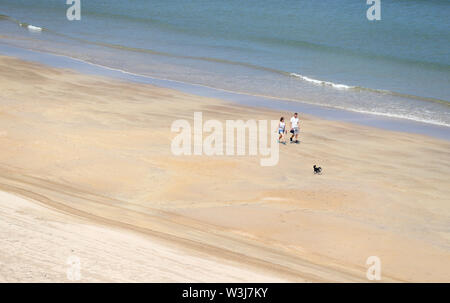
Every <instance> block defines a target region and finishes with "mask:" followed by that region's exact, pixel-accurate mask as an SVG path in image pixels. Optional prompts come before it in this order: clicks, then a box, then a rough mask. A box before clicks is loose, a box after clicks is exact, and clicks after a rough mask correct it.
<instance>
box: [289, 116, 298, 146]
mask: <svg viewBox="0 0 450 303" xmlns="http://www.w3.org/2000/svg"><path fill="white" fill-rule="evenodd" d="M298 132H299V125H298V114H297V113H295V114H294V116H293V117H292V118H291V134H292V135H291V138H290V141H291V143H299V142H298ZM294 136H295V141H292V139H293V138H294Z"/></svg>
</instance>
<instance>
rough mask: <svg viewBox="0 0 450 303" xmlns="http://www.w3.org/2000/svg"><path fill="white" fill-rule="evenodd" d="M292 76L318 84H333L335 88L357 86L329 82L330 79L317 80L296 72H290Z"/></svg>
mask: <svg viewBox="0 0 450 303" xmlns="http://www.w3.org/2000/svg"><path fill="white" fill-rule="evenodd" d="M289 75H290V76H292V77H295V78H300V79H302V80H304V81H307V82H310V83H313V84H316V85H323V86H331V87H333V88H336V89H352V88H355V87H354V86H349V85H345V84H337V83H333V82H328V81H322V80H317V79H313V78H309V77H306V76H303V75H300V74H296V73H290V74H289Z"/></svg>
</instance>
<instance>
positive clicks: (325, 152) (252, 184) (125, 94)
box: [0, 57, 450, 282]
mask: <svg viewBox="0 0 450 303" xmlns="http://www.w3.org/2000/svg"><path fill="white" fill-rule="evenodd" d="M0 66H1V67H2V68H1V69H0V79H1V81H0V83H1V84H0V85H1V90H0V117H1V118H0V144H1V145H2V146H3V148H2V150H1V152H0V189H2V190H7V191H8V192H11V193H14V194H16V195H20V194H22V195H26V196H27V197H29V198H30V199H34V200H39V202H40V203H43V205H45V207H46V208H49V209H54V210H57V211H58V212H61V213H65V214H67V215H69V216H70V217H73V218H76V217H84V218H88V219H91V220H94V221H96V222H97V223H101V224H103V225H105V226H108V225H114V226H118V227H120V228H123V229H128V230H134V231H139V232H141V233H144V234H145V233H149V234H159V235H161V237H163V238H166V239H171V240H173V241H174V242H175V243H176V244H179V245H186V244H189V245H191V246H192V245H194V246H195V247H196V249H197V250H198V251H200V252H202V253H203V254H207V255H209V256H212V257H215V258H218V259H219V260H223V259H227V258H232V259H233V260H235V261H236V262H238V264H239V263H240V264H241V265H249V264H251V265H252V266H256V267H257V268H258V269H260V270H261V272H263V273H265V274H266V277H268V278H267V279H268V280H270V279H272V278H275V277H278V276H284V277H290V278H289V280H290V281H315V282H317V281H328V282H330V281H332V282H336V281H346V282H349V281H367V280H366V277H365V273H366V267H365V262H366V259H367V257H369V256H373V255H375V256H379V257H380V258H381V260H382V262H383V281H422V282H423V281H446V280H448V278H447V273H448V267H447V266H443V265H445V264H449V263H448V262H449V261H450V254H449V249H450V236H449V234H450V233H449V227H448V218H449V215H450V213H449V209H448V198H447V197H448V196H449V195H450V192H449V187H448V180H447V176H448V174H449V167H448V165H446V163H449V162H448V161H449V157H450V154H449V152H448V150H449V145H450V143H449V142H448V141H445V140H439V139H436V138H432V137H429V136H422V135H416V134H410V133H400V132H394V131H386V130H380V129H376V128H373V127H367V126H360V125H357V124H351V123H347V122H336V121H328V120H325V119H321V118H317V117H315V116H311V115H305V116H304V117H302V120H303V121H302V124H303V128H302V133H301V137H302V141H303V142H302V144H300V145H298V146H285V147H284V146H280V162H279V165H278V166H276V167H271V168H270V167H269V168H262V167H261V166H260V165H259V161H258V159H257V158H252V157H218V156H217V157H216V156H214V157H204V156H201V157H177V156H174V155H173V154H171V153H170V150H169V149H170V148H169V147H170V142H171V139H172V138H173V136H174V134H172V133H170V132H169V130H170V123H171V122H172V121H173V120H175V119H186V120H189V121H191V120H192V118H193V117H192V116H193V112H195V111H202V112H204V113H205V116H207V117H208V118H215V119H218V120H221V121H223V120H226V119H230V118H231V119H242V120H248V119H249V118H252V119H271V118H274V117H278V116H279V115H280V112H279V111H274V110H268V109H265V108H261V107H259V108H255V107H250V106H245V105H238V104H236V103H231V102H228V101H223V100H220V99H211V98H207V97H203V96H198V95H192V94H189V93H186V92H180V91H176V90H173V89H169V88H161V87H157V86H154V85H150V84H140V83H135V82H127V81H123V79H114V78H109V77H104V76H101V77H100V76H95V75H87V74H82V73H79V72H77V71H73V70H68V69H60V68H52V67H48V66H45V65H42V64H37V63H33V62H26V61H23V60H20V59H16V58H10V57H0ZM289 114H290V113H289V112H287V111H284V112H283V115H286V117H288V116H287V115H289ZM313 163H317V164H320V165H321V166H323V167H324V171H325V173H324V174H323V175H322V176H314V175H313V174H312V172H311V166H312V164H313ZM11 199H12V198H11ZM7 207H8V203H1V204H0V210H3V209H5V208H7ZM17 210H18V212H14V213H15V216H16V217H15V219H13V221H14V220H19V221H20V220H21V218H22V217H23V216H30V215H31V216H33V213H32V212H31V211H30V210H28V209H26V207H25V209H23V208H19V209H17ZM39 218H41V219H40V221H39ZM35 219H36V220H37V221H36V222H42V223H36V224H37V225H35V226H41V224H48V222H50V221H49V220H48V219H46V218H45V216H44V217H42V216H41V215H39V214H38V215H35ZM66 227H67V229H68V231H69V232H70V233H76V228H74V227H73V226H66ZM32 231H33V228H28V229H26V230H23V233H22V234H21V235H15V234H10V233H9V232H8V233H7V232H5V231H2V232H3V234H0V235H1V236H2V239H6V241H2V243H1V245H5V247H8V246H9V245H12V243H15V242H18V243H21V244H24V245H28V244H30V242H29V241H30V238H32V237H33V236H32V235H33V233H32ZM74 236H76V235H74ZM78 236H79V237H80V238H83V236H82V235H78ZM80 238H78V239H80ZM8 241H11V243H10V242H8ZM46 241H51V238H49V239H46V240H43V241H42V242H41V243H39V241H38V243H37V244H38V245H45V243H46ZM57 241H61V240H57ZM150 242H151V241H150ZM59 243H61V245H64V244H62V242H59ZM146 243H147V242H146ZM57 244H58V243H57ZM147 244H148V243H147ZM80 245H81V244H80ZM93 245H94V244H93ZM95 245H97V244H95ZM95 245H94V247H96V246H95ZM189 245H188V246H189ZM125 250H126V249H125ZM128 252H129V253H130V254H129V258H131V259H133V258H134V256H133V251H132V250H129V251H128ZM21 253H23V254H25V255H26V261H24V262H25V265H26V266H31V267H33V266H35V265H33V263H32V260H33V255H34V254H36V251H34V250H29V251H22V252H21ZM60 257H61V256H59V255H56V256H50V257H49V259H48V260H47V261H46V262H55V260H59V259H60ZM97 257H98V258H102V257H103V258H106V259H107V260H108V254H104V255H103V254H101V253H99V254H98V256H97ZM0 258H2V257H0ZM58 258H59V259H58ZM91 258H92V259H89V260H92V261H94V260H95V258H94V257H91ZM133 260H135V261H136V262H138V259H133ZM417 260H421V262H420V263H418V262H416V261H417ZM0 261H1V263H5V262H7V260H6V259H4V257H3V259H1V260H0ZM64 261H65V260H63V261H62V262H64ZM58 262H59V261H58ZM148 262H150V265H151V262H152V260H149V261H148ZM155 262H156V261H155ZM153 265H154V264H153ZM18 266H19V265H18ZM104 266H107V264H106V265H104ZM207 266H208V265H205V264H203V265H198V268H190V270H192V273H193V274H196V273H201V272H203V271H204V270H207ZM188 267H189V266H188ZM267 268H269V269H270V270H267ZM181 269H182V268H181ZM1 270H2V269H0V272H1ZM165 270H168V271H170V268H166V269H165ZM274 273H275V274H274ZM6 274H12V275H13V274H14V269H13V270H12V272H11V271H10V272H9V273H6V272H1V275H0V276H2V275H6ZM22 274H23V273H22V272H20V273H19V272H17V277H16V278H17V279H19V280H20V279H22V278H24V276H20V275H22ZM230 274H231V276H234V275H233V270H231V272H230ZM267 275H269V276H267ZM35 278H36V277H35ZM122 278H123V277H122ZM54 279H56V280H58V279H59V278H57V277H56V278H54ZM141 279H142V280H147V278H145V277H143V276H141ZM184 279H185V278H184ZM184 279H183V277H180V281H185V280H184ZM234 279H235V280H239V277H236V276H234ZM36 280H39V277H37V278H36ZM161 280H164V274H163V273H162V274H161V275H157V276H155V277H153V279H152V280H151V281H153V282H156V281H161Z"/></svg>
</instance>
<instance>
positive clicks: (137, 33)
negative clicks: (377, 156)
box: [0, 0, 450, 127]
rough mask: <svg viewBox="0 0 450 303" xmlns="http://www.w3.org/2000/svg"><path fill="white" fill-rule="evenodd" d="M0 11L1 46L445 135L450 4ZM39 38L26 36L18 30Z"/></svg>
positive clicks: (14, 5)
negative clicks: (374, 11)
mask: <svg viewBox="0 0 450 303" xmlns="http://www.w3.org/2000/svg"><path fill="white" fill-rule="evenodd" d="M81 4H82V7H81V17H82V19H81V21H68V20H67V18H66V10H67V8H68V7H69V6H68V5H66V4H65V1H62V0H58V1H56V0H41V1H31V0H14V1H8V0H0V14H1V17H0V42H2V43H7V44H11V45H14V46H19V47H24V48H30V49H34V50H40V51H44V52H51V53H56V54H62V55H66V56H70V57H73V58H77V59H81V60H84V61H87V62H91V63H95V64H99V65H103V66H107V67H111V68H116V69H120V70H124V71H128V72H131V73H137V74H141V75H148V76H152V77H156V78H163V79H172V80H177V81H183V82H187V83H195V84H201V85H205V86H210V87H215V88H219V89H224V90H229V91H235V92H242V93H246V94H251V95H263V96H268V97H276V98H284V99H289V100H293V101H301V102H306V103H311V104H317V105H323V106H327V107H334V108H340V109H345V110H349V111H356V112H362V113H370V114H373V115H381V116H389V117H398V118H402V119H410V120H415V121H422V122H425V123H431V124H436V125H443V126H447V127H450V89H449V87H450V20H449V17H448V16H449V12H450V1H448V0H440V1H438V0H428V1H425V0H422V1H419V0H415V1H414V0H404V1H401V0H397V1H394V0H381V18H382V20H381V21H368V20H367V18H366V10H367V8H368V7H369V6H368V5H367V4H366V1H365V0H340V1H331V0H322V1H313V0H309V1H306V0H295V1H294V0H281V1H268V0H258V1H256V0H248V1H242V0H241V1H237V0H236V1H235V0H230V1H225V0H222V1H218V0H209V1H207V0H193V1H181V0H176V1H170V0H167V1H160V0H158V1H155V0H150V1H145V0H133V1H131V0H130V1H118V0H111V1H88V0H81ZM28 24H31V25H34V26H36V27H40V28H42V31H37V32H36V31H30V30H29V29H28V28H27V25H28Z"/></svg>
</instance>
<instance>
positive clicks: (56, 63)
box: [0, 42, 450, 141]
mask: <svg viewBox="0 0 450 303" xmlns="http://www.w3.org/2000/svg"><path fill="white" fill-rule="evenodd" d="M0 52H1V54H3V55H6V56H13V57H17V58H20V59H23V60H28V61H34V62H38V63H41V64H45V65H49V66H52V67H56V68H68V69H73V70H75V71H78V72H81V73H87V74H92V75H98V76H107V77H112V78H116V79H122V80H127V81H132V82H138V83H145V84H152V85H156V86H161V87H166V88H171V89H176V90H179V91H182V92H185V93H190V94H194V95H199V96H203V97H210V98H218V99H223V100H226V101H231V102H235V103H238V104H241V105H247V106H255V107H264V108H270V109H274V110H280V111H298V112H300V113H305V114H309V115H314V116H317V117H320V118H324V119H327V120H335V121H343V122H351V123H356V124H360V125H365V126H371V127H376V128H380V129H385V130H392V131H401V132H407V133H416V134H421V135H427V136H432V137H436V138H440V139H445V140H449V141H450V131H449V127H446V126H443V125H436V124H430V123H426V122H422V121H415V120H408V119H407V118H405V117H401V118H400V117H388V116H385V115H381V114H380V115H377V113H372V112H371V113H366V112H357V111H349V110H346V109H339V108H331V107H326V106H321V105H313V104H309V103H307V102H299V101H292V100H284V99H279V98H271V97H266V96H257V95H250V94H245V93H237V92H232V91H227V90H223V89H218V88H214V87H208V86H204V85H200V84H191V83H185V82H181V81H176V80H169V79H158V78H154V77H151V76H146V75H139V74H136V73H132V72H127V71H124V70H120V69H115V68H110V67H106V66H102V65H98V64H95V63H90V62H86V61H83V60H80V59H76V58H71V57H68V56H64V55H58V54H51V53H45V52H40V51H35V50H30V49H24V48H19V47H15V46H10V45H8V44H5V43H2V42H0Z"/></svg>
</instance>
